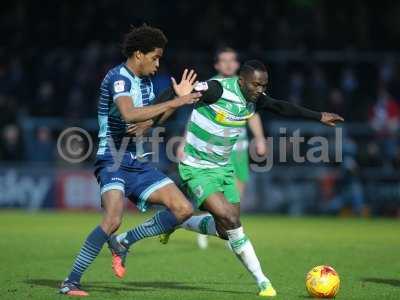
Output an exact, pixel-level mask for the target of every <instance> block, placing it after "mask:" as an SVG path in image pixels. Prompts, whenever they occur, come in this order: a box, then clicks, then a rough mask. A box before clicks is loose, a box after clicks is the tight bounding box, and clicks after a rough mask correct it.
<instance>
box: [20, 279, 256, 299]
mask: <svg viewBox="0 0 400 300" xmlns="http://www.w3.org/2000/svg"><path fill="white" fill-rule="evenodd" d="M24 283H26V284H29V285H31V286H44V287H50V288H52V289H55V290H57V289H58V287H59V286H60V283H61V281H60V280H54V279H43V278H41V279H28V280H25V281H24ZM121 284H122V285H124V287H123V288H121V287H118V286H115V283H111V282H104V281H96V282H85V283H84V287H85V288H87V289H88V290H89V291H90V290H92V291H99V292H105V293H110V292H115V291H121V290H122V289H123V290H124V291H130V292H139V291H142V292H143V291H155V290H164V289H170V290H181V291H184V290H186V291H203V292H216V293H229V294H247V295H249V294H251V293H249V292H244V291H240V290H236V291H233V290H223V289H212V288H209V287H202V286H193V285H191V284H190V283H189V282H171V281H130V282H128V281H122V282H119V283H118V285H121Z"/></svg>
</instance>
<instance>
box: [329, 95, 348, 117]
mask: <svg viewBox="0 0 400 300" xmlns="http://www.w3.org/2000/svg"><path fill="white" fill-rule="evenodd" d="M328 101H329V103H328V108H329V111H331V112H334V113H336V114H339V115H341V116H344V118H346V105H345V101H344V96H343V94H342V91H341V90H340V89H338V88H335V89H332V90H331V92H330V94H329V100H328Z"/></svg>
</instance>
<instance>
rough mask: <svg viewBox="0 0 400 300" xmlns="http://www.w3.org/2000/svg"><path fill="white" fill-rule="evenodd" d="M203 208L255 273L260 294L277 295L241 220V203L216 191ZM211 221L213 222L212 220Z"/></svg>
mask: <svg viewBox="0 0 400 300" xmlns="http://www.w3.org/2000/svg"><path fill="white" fill-rule="evenodd" d="M203 208H204V209H206V210H207V211H208V212H210V213H211V214H212V215H213V220H214V226H215V228H216V231H217V232H218V236H219V237H221V238H223V239H228V240H229V243H230V245H231V248H232V250H233V252H234V253H235V254H236V256H237V257H238V259H239V260H240V261H241V262H242V263H243V265H244V266H245V267H246V269H247V270H248V271H249V272H250V273H251V274H252V275H253V277H254V279H255V280H256V282H257V285H258V288H259V295H260V296H275V295H276V291H275V290H274V288H273V287H272V284H271V282H270V281H269V279H268V278H267V277H266V276H265V274H264V273H263V271H262V268H261V264H260V262H259V260H258V257H257V255H256V253H255V250H254V248H253V245H252V243H251V242H250V239H249V238H248V237H247V236H246V235H245V233H244V230H243V227H242V225H241V222H240V205H239V203H230V202H228V201H227V199H226V198H225V197H224V195H223V194H222V193H214V194H212V195H210V196H209V197H208V198H207V199H206V200H205V201H204V203H203ZM210 222H211V223H212V221H211V220H210Z"/></svg>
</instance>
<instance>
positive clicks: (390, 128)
mask: <svg viewBox="0 0 400 300" xmlns="http://www.w3.org/2000/svg"><path fill="white" fill-rule="evenodd" d="M369 123H370V125H371V127H372V128H373V129H374V130H375V133H376V136H377V140H378V141H379V143H380V145H381V147H382V151H383V154H384V155H385V156H386V157H387V158H389V159H390V160H392V159H393V158H394V157H395V153H396V149H397V134H398V130H399V125H400V106H399V104H398V103H397V102H396V101H395V100H394V99H393V97H392V96H391V95H390V94H389V92H388V91H387V90H386V88H385V87H383V86H381V87H380V88H379V90H378V99H377V102H376V103H375V104H374V105H373V106H372V107H371V108H370V112H369Z"/></svg>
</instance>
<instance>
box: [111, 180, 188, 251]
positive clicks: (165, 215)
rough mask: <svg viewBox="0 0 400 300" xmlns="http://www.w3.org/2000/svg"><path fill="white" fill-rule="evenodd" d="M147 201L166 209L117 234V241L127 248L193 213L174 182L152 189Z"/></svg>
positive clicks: (169, 228)
mask: <svg viewBox="0 0 400 300" xmlns="http://www.w3.org/2000/svg"><path fill="white" fill-rule="evenodd" d="M147 202H148V203H150V204H157V205H163V206H165V207H166V208H167V209H165V210H162V211H159V212H157V213H156V214H155V215H154V216H153V217H152V218H151V219H149V220H147V221H146V222H145V223H143V224H141V225H139V226H137V227H135V228H133V229H132V230H129V231H127V232H124V233H121V234H119V235H118V236H117V240H118V242H120V243H122V244H123V245H124V246H125V247H127V248H129V247H130V246H132V245H133V244H134V243H136V242H137V241H139V240H141V239H144V238H146V237H152V236H156V235H159V234H162V233H166V232H170V231H172V230H174V229H175V227H176V226H178V225H179V224H180V223H182V222H183V221H185V220H186V219H188V218H190V216H191V215H192V213H193V207H192V205H191V204H190V202H189V201H188V200H187V199H186V197H185V196H184V195H183V193H182V192H181V191H180V190H179V189H178V187H177V186H176V185H175V184H168V185H166V186H164V187H162V188H160V189H158V190H156V191H154V192H153V193H152V194H151V195H150V197H149V198H148V200H147Z"/></svg>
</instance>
